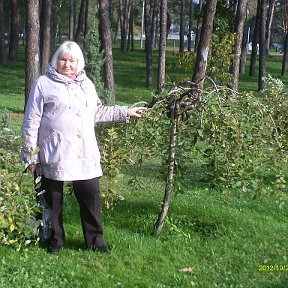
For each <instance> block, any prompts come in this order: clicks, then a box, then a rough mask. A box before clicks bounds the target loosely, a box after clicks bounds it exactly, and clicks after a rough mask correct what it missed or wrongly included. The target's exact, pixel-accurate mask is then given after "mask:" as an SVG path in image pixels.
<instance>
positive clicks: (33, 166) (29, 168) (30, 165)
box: [27, 163, 36, 173]
mask: <svg viewBox="0 0 288 288" xmlns="http://www.w3.org/2000/svg"><path fill="white" fill-rule="evenodd" d="M27 169H28V170H29V171H30V172H31V173H34V172H35V170H36V164H35V163H31V164H29V165H28V167H27Z"/></svg>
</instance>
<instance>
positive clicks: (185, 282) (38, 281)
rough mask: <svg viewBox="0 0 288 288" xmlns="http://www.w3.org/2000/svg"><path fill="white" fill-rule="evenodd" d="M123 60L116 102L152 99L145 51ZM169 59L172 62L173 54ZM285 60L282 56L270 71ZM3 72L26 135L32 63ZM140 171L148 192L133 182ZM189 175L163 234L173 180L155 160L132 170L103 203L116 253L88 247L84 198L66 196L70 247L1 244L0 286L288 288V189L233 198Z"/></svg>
mask: <svg viewBox="0 0 288 288" xmlns="http://www.w3.org/2000/svg"><path fill="white" fill-rule="evenodd" d="M114 58H115V81H116V94H117V102H118V103H120V104H122V103H128V104H130V103H133V102H136V101H139V100H142V99H146V100H148V101H149V99H151V97H152V94H151V93H152V92H153V91H149V90H147V89H146V88H145V77H146V76H145V75H146V74H145V65H144V61H145V54H144V53H143V51H141V50H137V51H135V52H134V53H127V54H126V53H124V54H122V53H120V52H119V51H115V53H114ZM272 59H274V58H271V60H269V61H272ZM275 59H276V58H275ZM167 61H168V62H169V61H170V62H171V63H173V53H171V54H169V55H168V60H167ZM279 65H280V61H279V58H277V59H276V60H275V61H273V62H269V65H267V67H268V69H270V68H271V69H272V68H273V67H279ZM280 67H281V66H280ZM277 71H278V70H277ZM277 71H276V70H274V71H273V73H274V74H273V75H274V76H275V75H276V74H277V73H278V72H277ZM279 73H280V72H279ZM0 75H1V76H0V77H1V84H0V99H1V101H0V111H2V112H3V111H5V110H7V109H8V110H9V111H12V112H13V118H12V122H11V123H12V124H11V125H12V126H13V129H14V130H15V131H17V132H16V133H20V132H19V131H20V126H21V119H22V114H21V112H22V109H23V105H24V60H23V59H22V60H20V61H17V62H11V61H8V62H7V64H6V65H5V66H0ZM155 75H156V73H155ZM155 77H156V76H155ZM254 80H255V79H254ZM256 81H257V80H256ZM240 86H241V87H249V89H251V90H255V89H256V88H255V87H257V82H256V84H255V81H250V80H249V81H248V77H243V78H242V82H241V85H240ZM15 153H18V152H15ZM0 173H1V172H0ZM136 173H137V175H138V176H139V179H140V180H141V182H142V183H143V184H144V188H140V187H139V186H137V185H136V186H133V185H128V184H127V182H128V180H129V179H131V177H133V175H135V174H136ZM192 173H193V171H191V174H192ZM102 181H105V179H102ZM186 181H187V183H186V187H187V188H186V191H185V193H184V194H179V195H177V196H176V195H173V198H172V203H171V208H170V210H169V216H168V219H167V221H166V222H165V226H164V230H163V232H162V233H161V234H160V236H158V237H155V236H153V235H152V233H151V232H152V231H153V225H154V223H155V221H156V219H157V214H158V211H159V209H160V206H161V202H162V198H163V193H164V185H165V183H164V181H163V176H161V171H159V167H158V165H157V163H155V161H153V160H151V159H150V160H149V159H147V160H146V161H145V162H144V164H143V167H142V169H139V170H137V171H136V170H134V169H133V168H131V167H129V166H126V167H125V170H124V177H122V178H120V179H119V183H118V186H117V189H118V190H119V191H120V193H121V194H122V195H123V197H124V200H122V201H120V202H118V203H117V205H116V206H115V208H114V209H110V210H107V209H106V208H103V222H104V230H105V238H106V241H107V244H108V246H109V247H110V248H111V253H110V254H109V255H102V254H99V253H97V252H92V251H87V250H85V249H84V241H83V236H82V230H81V223H80V217H79V209H78V205H77V202H76V200H75V197H74V195H68V194H65V201H64V202H65V205H64V211H65V212H64V223H65V231H66V244H65V249H64V250H63V251H61V252H60V253H59V254H57V255H51V254H48V253H47V252H46V251H45V250H44V249H42V248H40V247H38V246H37V245H31V246H28V247H27V248H26V249H23V250H20V251H19V252H18V251H16V250H15V249H13V248H11V247H7V246H0V265H1V269H0V287H1V288H2V287H3V288H10V287H11V288H17V287H21V288H22V287H47V288H48V287H55V288H56V287H68V288H70V287H71V288H72V287H73V288H74V287H83V288H86V287H88V288H90V287H91V288H94V287H109V288H110V287H133V288H134V287H143V288H145V287H155V288H156V287H203V288H206V287H221V288H222V287H243V288H246V287H249V288H250V287H252V288H254V287H255V288H260V287H261V288H262V287H263V288H280V287H283V288H284V287H288V253H287V252H288V230H287V222H288V207H287V200H288V197H287V195H286V194H284V195H283V194H280V193H278V192H277V191H271V190H269V189H267V190H266V191H267V192H265V193H264V194H261V195H259V196H258V197H257V198H253V195H249V194H245V193H244V194H243V193H242V194H241V193H239V194H237V193H231V194H229V195H228V198H227V199H225V201H224V197H223V195H222V193H221V192H219V191H216V190H213V189H210V188H209V183H199V182H195V181H194V178H193V177H192V175H191V179H187V180H186ZM235 194H237V195H235ZM226 200H227V201H226Z"/></svg>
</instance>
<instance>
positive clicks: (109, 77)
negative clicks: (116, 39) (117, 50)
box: [99, 0, 115, 105]
mask: <svg viewBox="0 0 288 288" xmlns="http://www.w3.org/2000/svg"><path fill="white" fill-rule="evenodd" d="M109 3H110V1H109V0H99V4H100V5H99V18H100V37H101V40H102V47H103V51H104V58H105V62H104V87H105V88H106V89H108V90H109V91H110V92H111V99H110V100H111V104H112V105H114V104H115V91H114V72H113V53H112V35H111V23H110V16H109V15H110V10H109V5H110V4H109Z"/></svg>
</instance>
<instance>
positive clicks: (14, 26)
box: [9, 0, 19, 60]
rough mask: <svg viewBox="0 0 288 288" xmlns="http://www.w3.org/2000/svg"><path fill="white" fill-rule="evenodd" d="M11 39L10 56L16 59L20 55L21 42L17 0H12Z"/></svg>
mask: <svg viewBox="0 0 288 288" xmlns="http://www.w3.org/2000/svg"><path fill="white" fill-rule="evenodd" d="M10 7H11V8H10V10H11V16H10V41H9V58H10V59H13V60H15V59H16V58H17V55H18V44H19V8H18V1H17V0H10Z"/></svg>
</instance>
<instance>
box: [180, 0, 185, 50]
mask: <svg viewBox="0 0 288 288" xmlns="http://www.w3.org/2000/svg"><path fill="white" fill-rule="evenodd" d="M180 5H181V6H180V34H179V40H180V42H179V52H184V48H185V44H184V35H185V0H181V1H180Z"/></svg>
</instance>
